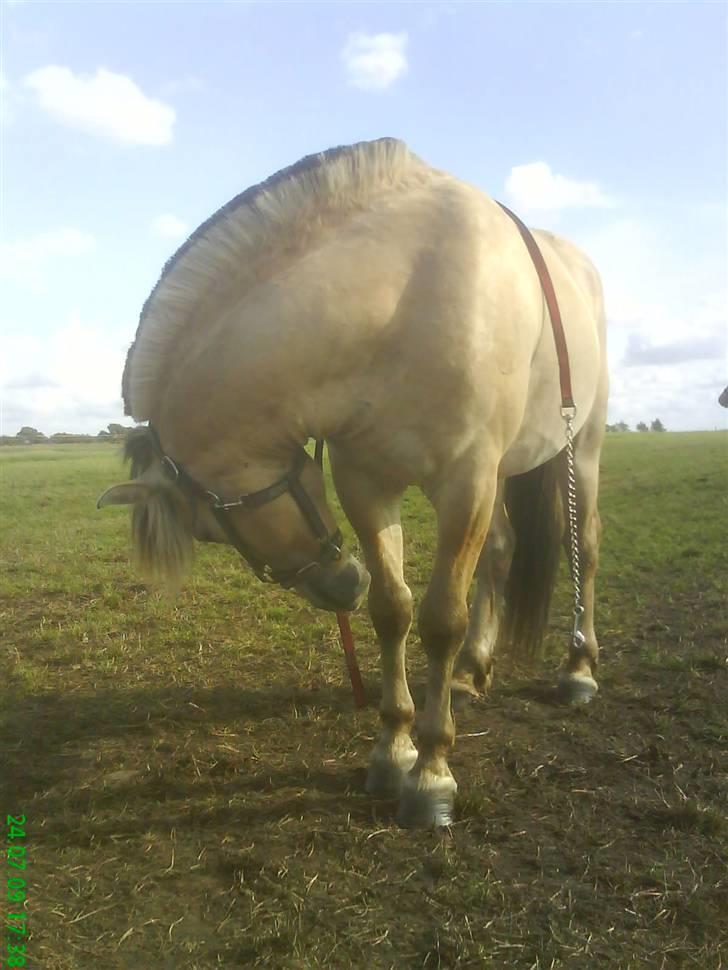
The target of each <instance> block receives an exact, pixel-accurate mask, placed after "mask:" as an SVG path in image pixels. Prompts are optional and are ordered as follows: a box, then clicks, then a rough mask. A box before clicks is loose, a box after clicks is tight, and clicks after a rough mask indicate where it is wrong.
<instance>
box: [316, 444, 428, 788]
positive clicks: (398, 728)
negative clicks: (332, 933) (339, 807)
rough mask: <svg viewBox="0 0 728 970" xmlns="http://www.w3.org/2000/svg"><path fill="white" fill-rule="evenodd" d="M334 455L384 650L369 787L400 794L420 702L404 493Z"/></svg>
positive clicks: (338, 483)
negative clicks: (411, 647) (413, 685)
mask: <svg viewBox="0 0 728 970" xmlns="http://www.w3.org/2000/svg"><path fill="white" fill-rule="evenodd" d="M331 457H332V471H333V474H334V482H335V484H336V491H337V493H338V495H339V499H340V500H341V505H342V507H343V509H344V512H345V513H346V515H347V518H348V519H349V521H350V522H351V524H352V526H353V527H354V530H355V531H356V534H357V536H358V537H359V541H360V543H361V547H362V551H363V554H364V560H365V562H366V567H367V569H368V570H369V573H370V575H371V584H370V586H369V615H370V616H371V618H372V623H373V624H374V629H375V630H376V633H377V637H378V639H379V644H380V648H381V666H382V702H381V707H380V715H381V719H382V733H381V735H380V738H379V741H378V742H377V744H376V745H375V747H374V750H373V752H372V755H371V761H370V765H369V773H368V775H367V786H366V787H367V791H368V792H369V793H370V794H371V795H375V796H378V797H381V798H396V797H398V796H399V793H400V790H401V788H402V782H403V780H404V777H405V775H406V774H407V772H408V771H409V770H410V768H411V767H412V765H413V764H414V763H415V761H416V759H417V750H416V748H415V746H414V744H413V743H412V738H411V737H410V732H411V729H412V723H413V721H414V717H415V706H414V703H413V701H412V697H411V695H410V692H409V687H408V685H407V671H406V666H405V659H406V647H407V634H408V633H409V628H410V625H411V623H412V594H411V593H410V591H409V588H408V586H407V585H406V583H405V581H404V576H403V572H402V528H401V525H400V519H399V502H400V498H401V496H400V494H398V493H395V494H394V495H393V494H391V492H388V491H387V490H384V489H383V488H382V487H381V486H380V485H379V484H378V483H375V482H374V481H372V480H369V479H367V477H366V475H365V474H363V473H362V472H361V471H359V470H357V469H354V468H352V466H351V465H347V464H346V463H344V462H341V463H338V462H336V460H335V458H334V454H333V452H332V456H331Z"/></svg>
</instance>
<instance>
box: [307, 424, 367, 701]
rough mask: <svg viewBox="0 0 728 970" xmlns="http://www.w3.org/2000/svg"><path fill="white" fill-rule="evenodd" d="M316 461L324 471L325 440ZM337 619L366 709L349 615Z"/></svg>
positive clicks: (320, 443) (356, 689) (357, 691)
mask: <svg viewBox="0 0 728 970" xmlns="http://www.w3.org/2000/svg"><path fill="white" fill-rule="evenodd" d="M314 460H315V461H316V464H317V465H318V466H319V468H321V469H322V470H323V465H324V443H323V440H318V441H317V442H316V450H315V451H314ZM336 619H337V620H338V622H339V633H340V634H341V646H342V647H343V648H344V658H345V660H346V667H347V670H348V671H349V678H350V680H351V689H352V691H353V692H354V703H355V704H356V706H357V707H364V705H365V704H366V697H365V696H364V684H363V683H362V679H361V672H360V671H359V664H358V663H357V659H356V648H355V646H354V636H353V634H352V632H351V624H350V623H349V614H348V613H337V614H336Z"/></svg>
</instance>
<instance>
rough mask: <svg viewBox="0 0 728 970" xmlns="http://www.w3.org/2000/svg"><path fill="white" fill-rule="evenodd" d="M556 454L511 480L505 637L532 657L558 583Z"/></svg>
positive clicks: (507, 494)
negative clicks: (511, 543)
mask: <svg viewBox="0 0 728 970" xmlns="http://www.w3.org/2000/svg"><path fill="white" fill-rule="evenodd" d="M562 458H563V456H559V455H557V456H556V457H555V458H552V459H551V460H550V461H547V462H546V464H545V465H540V466H539V467H538V468H534V469H533V470H532V471H530V472H526V473H525V474H523V475H514V476H512V477H511V478H509V479H507V480H506V484H505V506H506V512H507V513H508V518H509V519H510V523H511V526H512V528H513V533H514V538H515V546H514V550H513V559H512V562H511V567H510V571H509V573H508V579H507V580H506V586H505V610H504V614H503V617H502V621H501V639H502V642H503V644H504V646H507V647H508V648H509V649H510V650H512V651H513V652H514V653H518V654H521V655H525V656H533V654H535V653H536V652H537V651H538V649H539V647H540V646H541V642H542V640H543V636H544V633H545V631H546V624H547V623H548V617H549V607H550V605H551V597H552V595H553V591H554V586H555V585H556V575H557V572H558V566H559V553H560V548H561V538H562V535H563V513H562V508H561V502H560V500H559V467H560V464H561V460H562Z"/></svg>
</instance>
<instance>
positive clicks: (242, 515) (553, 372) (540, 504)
mask: <svg viewBox="0 0 728 970" xmlns="http://www.w3.org/2000/svg"><path fill="white" fill-rule="evenodd" d="M533 236H534V238H535V239H536V241H537V243H538V248H539V249H540V250H541V253H542V255H543V258H544V260H545V262H546V265H547V267H548V270H549V273H550V276H551V279H552V281H553V286H554V288H555V291H556V293H557V295H558V301H559V305H560V307H561V311H562V314H563V321H564V332H565V337H566V343H567V346H568V353H569V357H570V361H571V368H572V381H573V395H574V401H575V405H576V411H575V418H574V424H573V431H574V433H575V438H574V447H575V455H574V468H573V473H574V475H575V481H576V489H577V496H578V502H577V513H578V528H579V537H580V538H579V547H578V548H579V553H580V558H581V572H582V584H583V604H584V615H583V623H582V634H583V635H582V636H581V637H579V638H576V637H575V638H574V639H573V641H572V643H571V647H570V648H569V652H568V655H567V656H566V657H565V662H564V664H563V667H562V670H561V673H560V688H561V691H562V694H563V696H564V697H565V699H567V700H570V701H585V700H589V699H590V698H591V697H592V696H593V695H594V693H595V692H596V690H597V682H596V668H597V662H598V655H599V647H598V642H597V638H596V635H595V631H594V579H595V573H596V568H597V559H598V549H599V541H600V533H601V526H600V519H599V513H598V510H597V491H598V480H599V454H600V449H601V445H602V440H603V435H604V430H605V423H606V404H607V386H608V376H607V360H606V344H605V313H604V302H603V295H602V287H601V283H600V279H599V275H598V273H597V271H596V270H595V268H594V267H593V265H592V264H591V263H590V261H589V260H588V259H587V257H586V256H585V255H583V254H582V253H581V252H580V250H579V249H577V248H576V247H575V246H574V245H572V244H571V243H569V242H567V241H566V240H565V239H562V238H560V237H558V236H556V235H553V234H551V233H549V232H546V231H541V230H538V231H537V230H534V231H533ZM122 392H123V398H124V404H125V410H126V413H127V414H129V415H131V416H132V417H133V418H134V420H135V421H136V422H139V423H143V422H149V424H148V426H143V427H140V428H138V429H137V430H136V432H135V433H134V434H132V435H131V437H130V438H129V440H128V443H127V446H126V447H127V457H128V458H129V459H130V460H131V475H132V479H131V480H130V481H128V482H124V483H122V484H120V485H115V486H112V487H111V488H110V489H108V490H107V491H106V492H105V493H104V495H102V496H101V498H100V499H99V503H98V504H99V506H101V507H103V506H106V505H111V504H129V505H131V506H133V510H132V534H133V545H134V548H135V551H136V557H137V559H138V561H139V562H140V564H141V566H142V568H143V569H145V570H146V572H147V573H148V574H149V575H150V576H152V578H156V579H158V580H162V581H165V582H168V583H170V584H171V585H177V584H179V582H180V581H181V579H182V577H183V575H184V572H185V570H186V568H187V566H188V564H189V561H190V557H191V553H192V546H193V539H197V540H199V541H202V542H219V543H228V544H230V545H232V546H234V547H235V548H236V549H237V550H238V551H239V552H240V553H241V554H242V555H243V556H244V557H245V558H246V559H247V560H248V562H249V563H250V564H251V565H252V567H253V568H254V569H255V570H256V572H257V573H258V575H259V576H260V577H261V578H263V579H267V580H270V581H274V582H278V583H280V584H281V585H282V586H284V587H285V588H288V589H291V590H293V591H294V592H296V593H298V594H300V595H302V596H303V597H304V598H306V599H307V600H308V601H309V602H310V603H311V604H312V605H313V606H315V607H318V608H322V609H325V610H332V611H348V610H353V609H356V608H357V607H358V606H359V605H360V603H361V602H362V601H363V600H364V598H365V597H367V598H368V609H369V613H370V616H371V620H372V623H373V626H374V629H375V631H376V635H377V638H378V641H379V645H380V648H381V674H382V699H381V707H380V715H381V734H380V736H379V739H378V740H377V742H376V744H375V746H374V748H373V751H372V754H371V760H370V763H369V769H368V775H367V783H366V784H367V790H368V791H369V792H370V793H371V794H372V795H374V796H377V797H390V798H398V799H399V810H398V815H397V819H398V821H399V823H400V824H402V825H404V826H415V827H430V826H440V825H448V824H450V823H451V822H452V819H453V817H454V816H453V812H454V802H455V794H456V791H457V783H456V781H455V779H454V777H453V775H452V773H451V771H450V768H449V766H448V755H449V753H450V751H451V749H452V746H453V741H454V737H455V729H454V720H453V713H452V705H451V689H454V690H457V691H460V692H461V693H462V694H464V695H466V696H467V695H470V694H482V692H484V691H485V690H486V689H487V688H488V687H489V686H490V684H491V683H492V678H493V663H494V651H495V647H496V643H497V642H498V641H500V640H510V641H511V642H513V643H514V645H515V646H517V647H519V648H521V649H523V650H525V651H526V652H529V651H532V650H533V648H534V647H535V646H536V645H537V644H538V643H539V641H540V639H541V637H542V636H543V632H544V627H545V623H546V619H547V613H548V603H549V598H550V595H551V591H552V588H553V585H554V577H555V573H556V568H557V563H558V557H559V549H560V545H561V543H562V542H563V541H564V532H565V530H564V525H563V523H564V516H563V510H562V508H561V505H562V503H563V502H564V501H565V499H564V495H565V494H566V488H567V485H566V478H567V468H566V461H565V458H564V426H563V421H562V415H561V414H560V406H559V405H560V397H559V369H558V364H557V356H556V350H555V346H554V338H553V334H552V330H551V326H550V323H549V314H548V312H547V307H546V304H545V301H544V294H543V292H542V287H541V284H540V281H539V277H538V275H537V273H536V272H535V270H534V265H533V263H532V261H531V257H530V255H529V253H528V251H527V249H526V246H524V241H523V238H522V236H521V234H520V233H519V231H518V228H517V226H516V225H514V222H513V221H512V220H511V219H510V218H509V217H508V215H507V214H506V212H504V209H503V208H502V207H501V206H500V205H499V204H497V203H496V202H495V201H494V200H492V199H490V198H489V197H487V196H486V195H485V194H484V193H483V192H482V191H481V190H480V189H478V188H476V187H474V186H473V185H470V184H468V183H466V182H464V181H461V180H459V179H457V178H455V177H454V176H452V175H450V174H448V173H446V172H444V171H440V170H438V169H436V168H433V167H431V166H430V165H428V164H427V163H426V162H424V161H423V160H422V159H420V158H419V157H418V156H417V155H415V154H414V153H413V152H411V151H410V150H409V149H408V147H407V146H406V145H405V144H404V143H403V142H401V141H399V140H396V139H390V138H384V139H379V140H376V141H372V142H362V143H358V144H355V145H351V146H344V147H340V148H336V149H330V150H328V151H326V152H322V153H320V154H318V155H312V156H308V157H307V158H304V159H302V160H301V161H300V162H297V163H296V164H295V165H292V166H291V167H289V168H287V169H284V170H282V171H281V172H278V173H277V174H276V175H274V176H272V177H271V178H269V179H268V180H266V181H265V182H263V183H261V184H260V185H256V186H254V187H252V188H250V189H247V190H246V191H244V192H242V193H241V194H240V195H238V196H237V197H236V198H234V199H233V200H232V201H230V202H229V203H228V204H227V205H225V206H223V207H222V208H221V209H220V210H219V211H218V212H216V213H215V214H214V215H213V216H211V217H210V218H209V219H208V220H207V221H206V222H204V223H203V224H202V225H201V226H200V227H199V228H198V229H197V230H196V231H195V232H194V233H193V234H192V235H191V236H190V238H189V239H188V240H187V241H186V242H185V243H184V244H183V245H182V246H181V248H180V249H179V250H178V251H177V252H176V253H175V255H174V256H172V258H171V259H170V260H169V261H168V262H167V264H166V266H165V267H164V269H163V271H162V274H161V277H160V279H159V281H158V283H157V284H156V286H155V287H154V289H153V291H152V293H151V294H150V296H149V298H148V299H147V301H146V303H145V304H144V306H143V308H142V311H141V315H140V321H139V325H138V329H137V332H136V337H135V340H134V342H133V344H132V345H131V347H130V349H129V353H128V357H127V360H126V365H125V369H124V374H123V380H122ZM311 438H314V439H317V440H322V439H325V440H326V442H327V443H328V447H329V453H330V464H331V472H332V477H333V482H334V486H335V489H336V492H337V494H338V497H339V499H340V502H341V506H342V508H343V510H344V513H345V515H346V516H347V518H348V520H349V521H350V523H351V525H352V527H353V529H354V531H355V533H356V535H357V537H358V540H359V543H360V547H361V550H362V553H363V559H364V565H362V564H361V563H360V562H359V561H358V560H357V559H356V558H355V557H354V556H353V555H352V554H351V552H350V551H348V550H347V549H346V548H345V546H344V545H343V544H342V541H341V534H340V532H339V531H338V530H337V527H336V523H335V521H334V518H333V516H332V513H331V511H330V509H329V507H328V505H327V503H326V498H325V493H324V481H323V475H322V472H321V470H320V469H319V467H318V465H317V464H316V462H315V461H313V460H312V459H311V458H310V457H309V456H308V454H307V452H306V451H305V450H304V446H305V445H306V442H307V441H308V440H309V439H311ZM412 485H414V486H418V487H419V488H420V489H421V490H422V492H423V493H424V494H425V496H426V497H427V499H428V500H429V502H430V503H431V505H432V507H433V508H434V512H435V515H436V519H437V547H436V551H435V554H434V563H433V567H432V572H431V575H430V578H429V583H428V586H427V589H426V592H425V593H424V596H423V598H422V601H421V604H420V606H419V611H418V627H419V635H420V638H421V641H422V645H423V647H424V650H425V654H426V657H427V682H426V694H425V702H424V710H423V711H422V712H421V716H420V717H418V725H417V732H416V737H417V746H415V744H414V742H413V740H412V729H413V724H414V718H415V705H414V703H413V700H412V696H411V694H410V690H409V687H408V683H407V675H406V667H405V654H406V641H407V636H408V633H409V631H410V626H411V623H412V617H413V605H412V595H411V592H410V590H409V588H408V586H407V584H406V582H405V578H404V574H403V544H402V529H401V523H400V500H401V498H402V495H403V493H404V491H405V489H406V488H407V487H409V486H412ZM567 552H568V544H567ZM473 578H475V580H476V588H475V593H474V596H473V600H472V604H471V608H470V610H469V609H468V601H467V597H468V593H469V588H470V586H471V581H472V580H473Z"/></svg>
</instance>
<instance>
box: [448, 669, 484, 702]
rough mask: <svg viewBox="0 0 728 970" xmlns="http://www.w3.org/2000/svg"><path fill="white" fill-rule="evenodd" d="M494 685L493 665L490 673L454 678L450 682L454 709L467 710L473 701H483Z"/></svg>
mask: <svg viewBox="0 0 728 970" xmlns="http://www.w3.org/2000/svg"><path fill="white" fill-rule="evenodd" d="M492 686H493V665H492V664H491V665H490V667H489V668H488V673H487V674H483V675H482V676H479V677H471V676H470V675H468V676H467V677H464V678H462V679H461V678H458V679H457V680H453V681H452V683H451V684H450V700H451V702H452V708H453V710H454V711H464V710H466V709H467V708H468V707H469V705H470V704H472V703H473V701H482V700H483V698H484V696H485V694H486V693H487V692H488V691H489V690H490V689H491V687H492Z"/></svg>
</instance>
